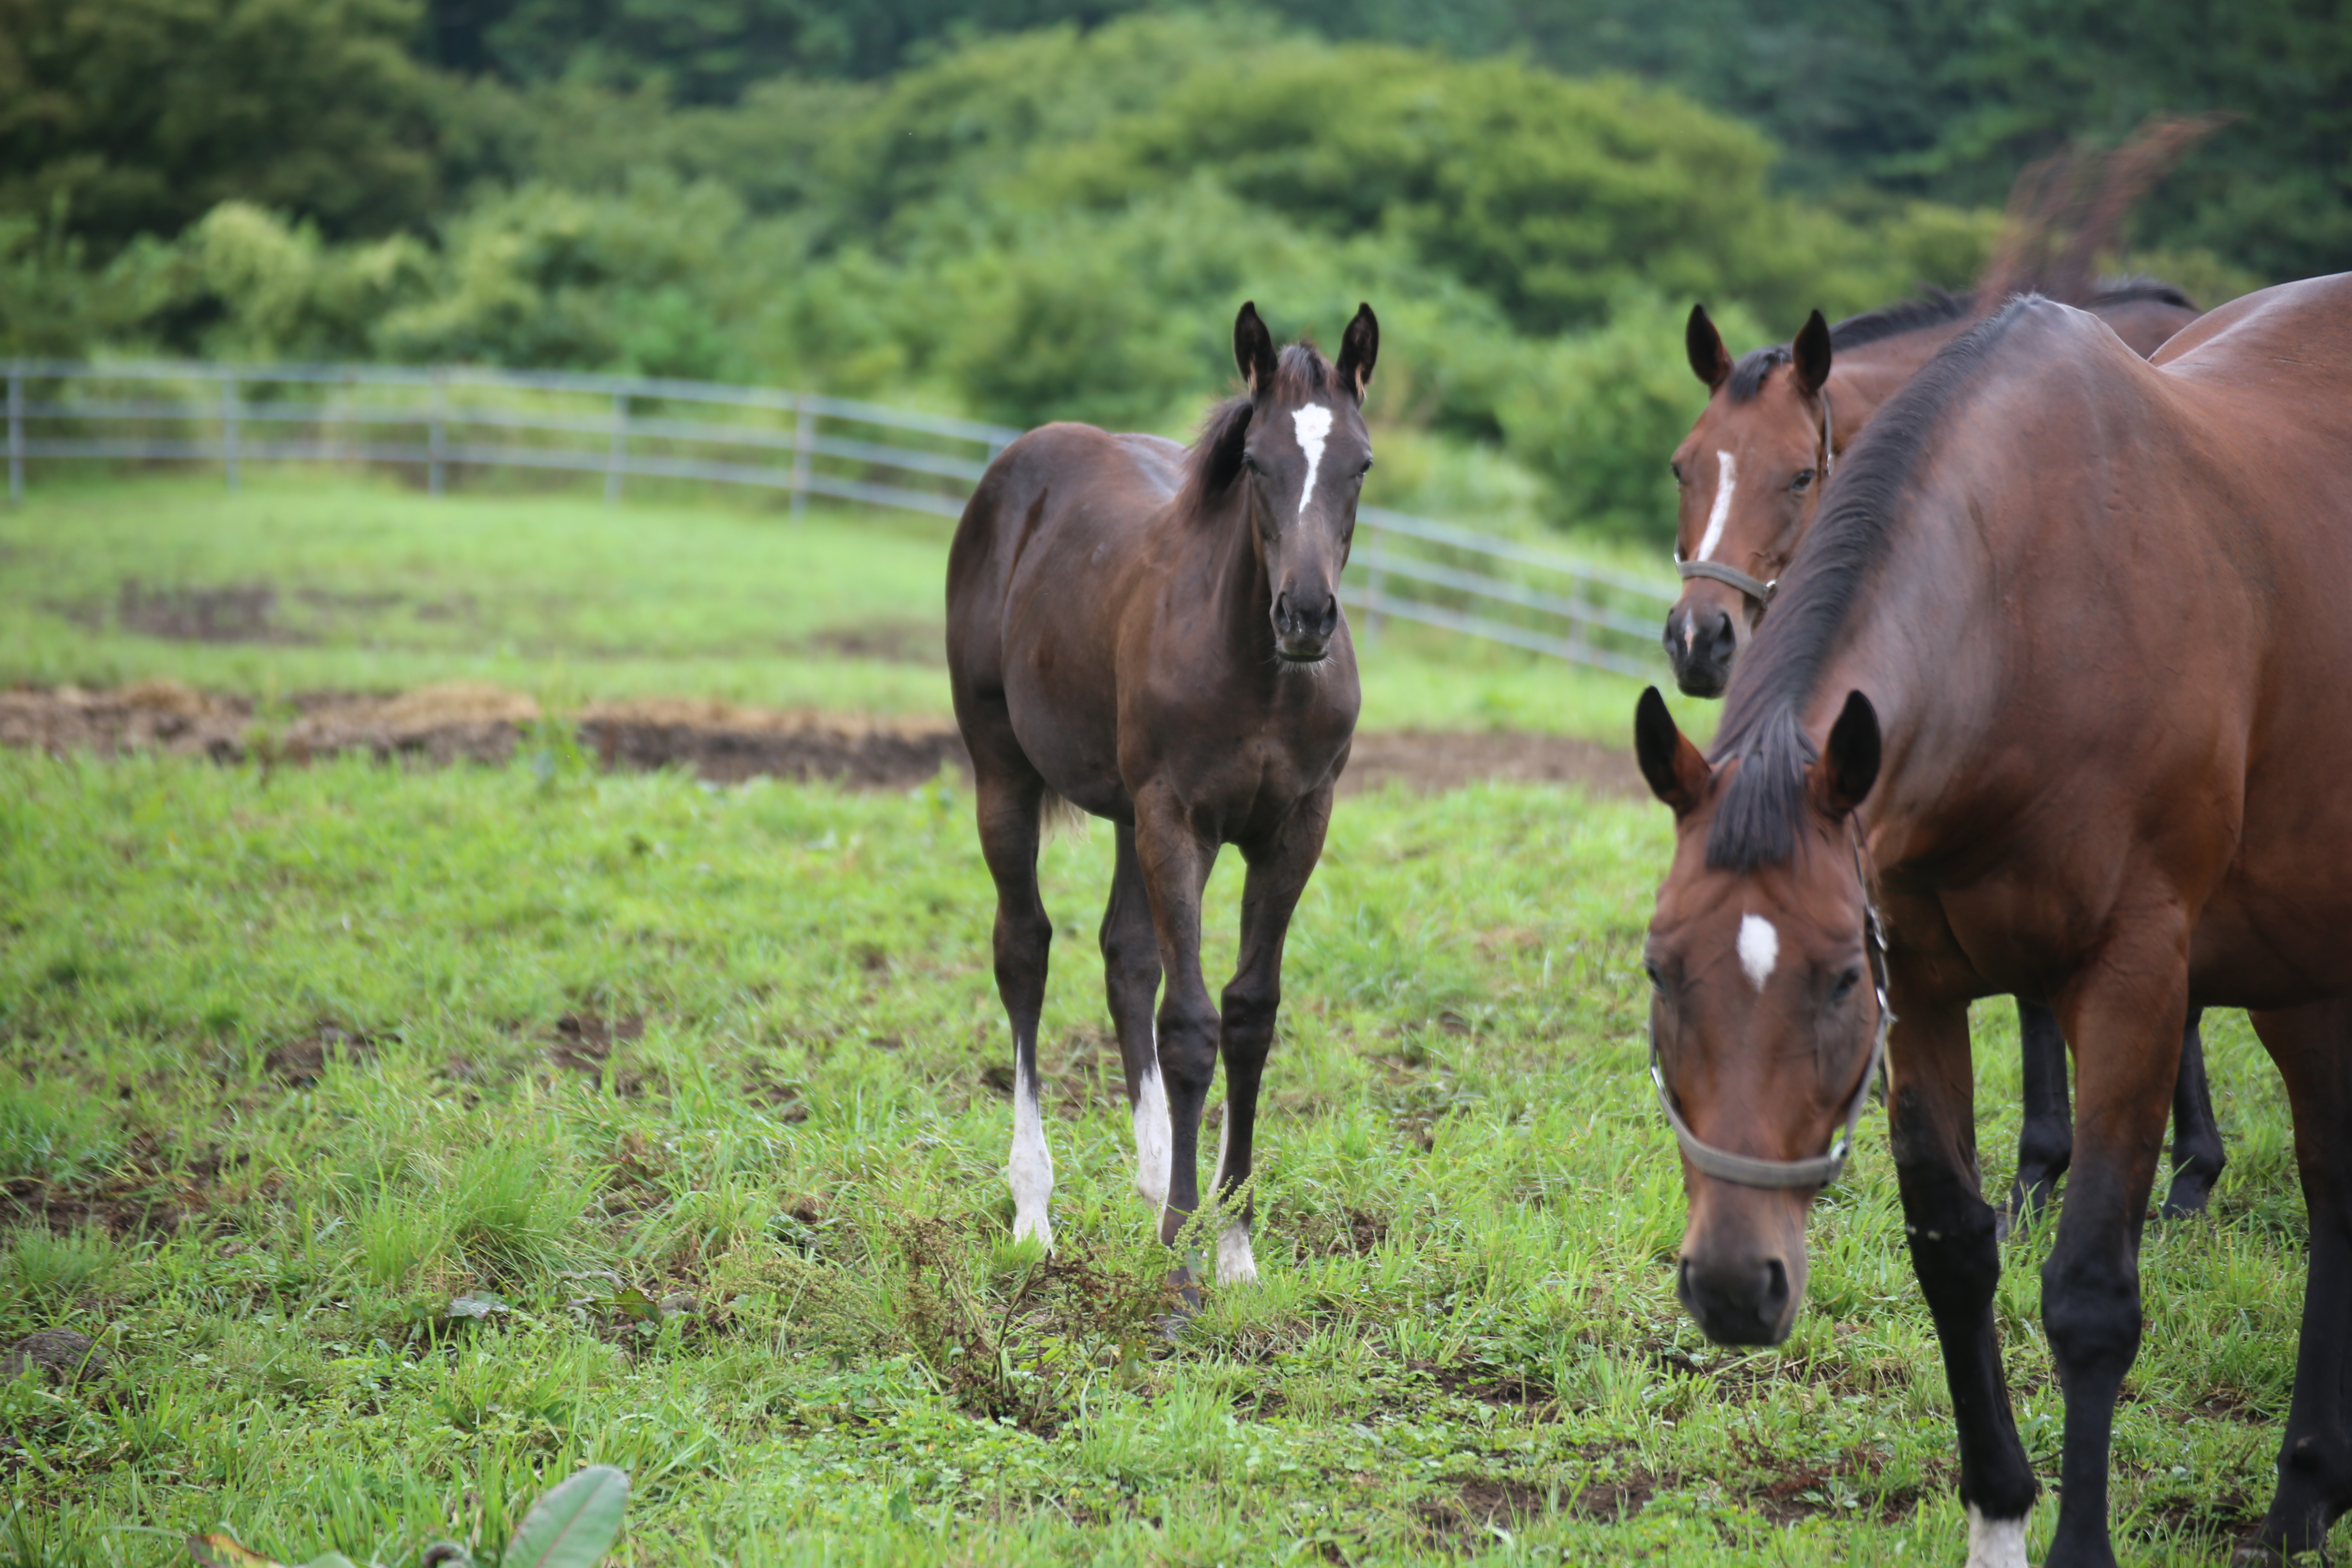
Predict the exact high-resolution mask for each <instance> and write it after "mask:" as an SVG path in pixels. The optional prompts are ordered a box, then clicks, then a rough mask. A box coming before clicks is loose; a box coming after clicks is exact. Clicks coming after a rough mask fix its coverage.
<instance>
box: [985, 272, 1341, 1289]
mask: <svg viewBox="0 0 2352 1568" xmlns="http://www.w3.org/2000/svg"><path fill="white" fill-rule="evenodd" d="M1379 352H1380V324H1379V322H1378V321H1377V320H1376V319H1375V318H1374V316H1373V315H1372V310H1371V307H1370V306H1369V305H1366V306H1363V307H1361V308H1360V309H1359V310H1357V312H1356V316H1355V319H1354V320H1353V321H1350V322H1349V324H1348V327H1347V330H1346V331H1345V333H1344V334H1343V336H1342V337H1341V340H1340V347H1339V360H1338V362H1337V363H1331V362H1328V361H1327V360H1325V359H1324V357H1323V356H1322V355H1321V354H1320V353H1317V352H1316V350H1315V348H1314V347H1313V345H1312V344H1309V343H1307V342H1297V343H1293V344H1292V345H1290V346H1289V347H1287V348H1286V349H1284V350H1282V351H1281V352H1280V353H1279V354H1277V353H1276V350H1275V345H1274V340H1273V337H1272V336H1271V335H1270V334H1269V333H1268V331H1267V330H1266V327H1265V322H1264V321H1261V320H1260V319H1259V317H1258V314H1257V310H1256V307H1255V305H1254V304H1244V306H1243V307H1242V308H1241V312H1240V315H1239V316H1238V318H1237V319H1236V320H1235V321H1234V362H1235V363H1236V364H1237V365H1238V366H1239V367H1240V370H1241V374H1242V376H1243V379H1244V382H1245V384H1246V386H1247V390H1246V391H1245V392H1244V393H1243V394H1242V395H1239V396H1237V397H1234V398H1233V399H1231V400H1230V401H1227V402H1225V403H1223V404H1221V405H1218V407H1216V408H1215V409H1214V410H1213V412H1212V413H1211V414H1210V415H1209V417H1208V420H1207V423H1206V424H1205V425H1204V426H1203V427H1202V432H1201V435H1200V437H1199V439H1198V440H1196V441H1195V442H1194V443H1193V444H1192V447H1190V448H1186V447H1180V446H1178V445H1177V444H1176V443H1175V442H1173V441H1168V440H1164V439H1162V438H1160V437H1156V436H1133V435H1125V436H1122V435H1111V434H1108V433H1107V432H1105V431H1101V430H1097V429H1096V428H1094V427H1093V426H1087V425H1073V424H1056V425H1047V426H1043V427H1041V428H1039V429H1036V430H1033V431H1031V432H1030V433H1029V434H1027V435H1025V436H1023V437H1021V438H1020V439H1018V440H1016V441H1014V442H1013V444H1012V445H1011V446H1009V447H1005V449H1004V450H1003V452H1002V453H1001V454H999V455H998V457H997V458H996V460H995V461H994V462H992V463H991V464H990V465H989V467H988V471H987V472H986V473H985V474H984V475H983V476H982V479H981V481H980V485H979V488H978V489H975V490H974V491H973V492H972V497H971V502H970V504H968V505H967V506H966V507H965V508H964V511H963V518H962V521H961V522H960V523H959V524H958V525H957V528H956V535H955V542H954V545H953V546H952V548H951V549H950V552H949V555H948V584H947V609H948V633H947V650H948V672H949V679H950V681H951V683H952V685H953V688H954V695H955V711H956V723H957V726H958V727H959V728H960V729H961V731H963V739H964V744H965V745H966V746H967V747H968V748H969V749H970V751H971V765H972V777H973V783H974V787H975V791H976V794H977V796H978V813H979V823H980V844H981V851H982V855H983V856H984V857H985V858H986V859H987V862H988V869H989V875H990V876H991V877H992V878H993V879H994V880H995V883H996V932H995V950H996V986H997V992H998V994H999V996H1000V997H1001V998H1002V999H1003V1004H1004V1010H1005V1013H1006V1015H1007V1016H1008V1017H1009V1019H1010V1021H1011V1024H1012V1028H1013V1149H1012V1155H1011V1159H1010V1161H1009V1162H1008V1164H1007V1167H1006V1175H1007V1178H1008V1180H1009V1182H1010V1184H1011V1186H1012V1189H1013V1205H1014V1217H1013V1235H1014V1236H1015V1237H1017V1238H1024V1239H1034V1240H1037V1241H1040V1242H1043V1243H1044V1244H1045V1245H1046V1246H1047V1247H1051V1246H1052V1245H1053V1226H1052V1224H1051V1221H1050V1220H1049V1218H1048V1216H1047V1212H1046V1211H1047V1205H1048V1202H1049V1200H1050V1199H1051V1197H1052V1194H1053V1187H1054V1159H1053V1154H1052V1152H1051V1151H1050V1150H1049V1149H1048V1148H1047V1146H1046V1141H1045V1121H1044V1115H1043V1111H1042V1110H1041V1108H1040V1106H1039V1102H1038V1077H1037V1018H1038V1013H1039V1011H1040V1009H1041V1008H1042V1006H1043V1005H1044V1003H1045V963H1046V949H1047V947H1048V945H1049V944H1050V942H1052V939H1053V934H1054V928H1053V923H1052V922H1051V921H1049V920H1047V918H1046V915H1045V905H1044V904H1043V902H1041V901H1040V900H1039V898H1038V894H1037V849H1038V842H1039V832H1040V827H1041V824H1042V823H1043V821H1044V819H1045V814H1046V811H1047V808H1048V807H1049V806H1055V805H1058V804H1063V803H1066V805H1071V806H1075V807H1076V808H1077V809H1079V810H1082V811H1085V812H1088V813H1091V814H1092V815H1094V816H1100V817H1106V818H1108V819H1109V820H1110V821H1111V822H1112V823H1113V824H1115V825H1116V826H1115V832H1116V835H1117V838H1118V850H1117V868H1116V869H1115V871H1114V872H1113V873H1112V879H1111V889H1110V902H1109V906H1108V909H1106V910H1105V911H1104V913H1103V921H1102V930H1101V946H1102V955H1103V982H1104V989H1105V990H1106V992H1108V998H1109V1004H1110V1015H1111V1020H1112V1023H1113V1026H1115V1028H1116V1029H1117V1031H1118V1047H1119V1057H1120V1060H1121V1062H1122V1063H1123V1064H1124V1067H1125V1069H1126V1079H1127V1097H1128V1105H1129V1110H1130V1112H1131V1115H1132V1118H1133V1122H1134V1128H1135V1142H1136V1184H1137V1187H1138V1188H1139V1190H1140V1191H1141V1192H1142V1194H1143V1195H1144V1196H1145V1198H1146V1199H1148V1200H1149V1201H1150V1203H1151V1204H1152V1205H1153V1206H1154V1208H1155V1210H1156V1211H1157V1213H1158V1215H1159V1217H1160V1238H1161V1240H1162V1241H1163V1242H1166V1243H1169V1244H1171V1245H1172V1244H1173V1243H1174V1242H1175V1241H1176V1239H1177V1237H1178V1234H1179V1233H1180V1232H1181V1230H1182V1228H1183V1226H1184V1224H1185V1222H1186V1221H1187V1219H1188V1218H1189V1217H1190V1216H1191V1215H1192V1213H1193V1212H1194V1210H1195V1209H1196V1208H1197V1207H1198V1206H1199V1203H1200V1187H1199V1173H1198V1171H1197V1169H1196V1166H1197V1163H1198V1145H1199V1138H1200V1129H1201V1120H1202V1109H1203V1107H1204V1105H1205V1104H1206V1102H1207V1100H1208V1095H1209V1089H1210V1084H1211V1081H1212V1079H1213V1077H1214V1074H1215V1071H1216V1067H1217V1059H1218V1056H1219V1054H1220V1052H1221V1051H1222V1053H1223V1058H1224V1067H1225V1075H1226V1078H1225V1092H1226V1100H1225V1115H1224V1121H1223V1129H1222V1131H1221V1132H1220V1134H1219V1144H1220V1149H1219V1157H1218V1163H1217V1172H1216V1175H1215V1177H1214V1180H1213V1192H1214V1193H1215V1194H1216V1195H1217V1196H1218V1198H1220V1199H1221V1200H1222V1199H1225V1198H1229V1197H1230V1196H1231V1195H1232V1194H1234V1193H1235V1192H1236V1191H1239V1190H1241V1189H1242V1188H1243V1186H1244V1184H1245V1183H1246V1182H1247V1181H1248V1179H1249V1175H1250V1170H1251V1162H1252V1155H1253V1151H1254V1135H1255V1127H1256V1116H1257V1096H1258V1085H1259V1081H1260V1079H1261V1078H1262V1076H1263V1074H1264V1071H1265V1060H1266V1055H1267V1052H1268V1050H1269V1049H1270V1047H1272V1045H1273V1043H1274V1026H1275V1014H1276V1007H1277V1006H1278V1005H1279V1003H1280V1000H1281V987H1282V948H1283V941H1284V938H1285V936H1286V933H1287V931H1288V930H1289V926H1290V917H1291V913H1292V910H1294V909H1296V908H1297V903H1298V899H1299V896H1300V894H1301V893H1302V892H1304V891H1305V889H1306V887H1307V879H1308V877H1310V876H1311V875H1312V874H1313V873H1314V870H1315V865H1316V861H1317V860H1318V858H1319V857H1320V856H1321V854H1322V849H1323V836H1324V831H1325V829H1326V828H1327V827H1328V825H1329V823H1330V819H1331V798H1332V790H1333V788H1334V786H1335V785H1336V784H1338V782H1339V773H1340V770H1341V769H1342V768H1344V767H1345V766H1346V765H1347V763H1348V750H1349V742H1350V740H1351V738H1352V737H1353V735H1354V733H1355V727H1356V712H1357V709H1358V707H1359V705H1360V691H1359V688H1358V685H1357V678H1356V656H1355V650H1354V647H1353V645H1352V644H1351V643H1350V641H1349V635H1348V623H1347V618H1346V616H1343V615H1342V614H1341V613H1340V608H1339V574H1340V571H1341V569H1342V568H1343V567H1344V566H1345V565H1346V564H1347V561H1348V549H1349V542H1350V540H1351V539H1352V537H1353V535H1354V531H1355V525H1356V501H1357V497H1358V495H1359V493H1360V491H1361V489H1362V486H1363V479H1364V475H1365V473H1366V472H1367V471H1368V470H1369V469H1370V468H1371V466H1372V449H1371V440H1370V436H1369V434H1368V433H1367V432H1366V430H1365V427H1364V421H1363V416H1362V413H1361V405H1362V403H1363V397H1364V392H1365V389H1366V387H1367V386H1368V385H1369V384H1370V382H1371V378H1372V365H1373V362H1374V360H1375V359H1376V358H1377V357H1378V355H1379ZM1226 844H1231V845H1233V846H1234V847H1236V848H1238V849H1239V850H1240V851H1241V854H1242V858H1243V859H1244V861H1245V862H1246V863H1247V865H1248V868H1249V869H1248V877H1247V880H1246V882H1245V884H1244V889H1243V892H1242V923H1241V956H1240V963H1239V966H1238V968H1237V969H1236V971H1235V973H1234V978H1233V981H1232V983H1231V984H1228V985H1227V986H1226V987H1225V991H1224V996H1223V1007H1222V1010H1221V1009H1220V1007H1219V1006H1218V1005H1215V1004H1213V1003H1212V1002H1211V1000H1210V998H1209V991H1208V987H1207V985H1206V984H1204V983H1203V981H1202V976H1201V894H1202V887H1203V886H1204V885H1205V884H1206V883H1207V881H1208V878H1209V872H1210V869H1211V868H1212V867H1213V865H1214V864H1215V861H1216V858H1217V854H1218V851H1219V849H1220V847H1222V846H1223V845H1226ZM1163 976H1165V978H1166V980H1167V990H1166V993H1165V994H1164V995H1162V996H1161V997H1160V1002H1159V1009H1158V1014H1157V1017H1156V1018H1155V1016H1154V1013H1153V1006H1152V1003H1153V995H1154V993H1156V992H1158V991H1159V990H1160V981H1161V978H1162V977H1163ZM1251 1219H1252V1213H1251V1205H1249V1203H1248V1202H1247V1201H1246V1198H1245V1199H1244V1207H1243V1210H1242V1212H1241V1213H1240V1214H1239V1215H1237V1216H1235V1217H1234V1218H1232V1219H1230V1220H1229V1221H1228V1222H1227V1224H1226V1225H1225V1226H1224V1227H1223V1230H1222V1232H1221V1233H1220V1235H1219V1237H1218V1241H1217V1252H1216V1258H1217V1262H1216V1267H1217V1277H1218V1279H1219V1280H1220V1282H1233V1281H1247V1280H1251V1279H1255V1278H1256V1263H1255V1258H1254V1257H1253V1255H1252V1253H1251V1250H1250V1232H1249V1227H1250V1223H1251ZM1175 1279H1176V1282H1177V1283H1178V1284H1179V1285H1180V1286H1181V1287H1182V1289H1183V1290H1184V1293H1185V1300H1186V1302H1187V1304H1188V1305H1191V1304H1195V1303H1197V1301H1198V1288H1197V1286H1196V1285H1195V1284H1194V1282H1193V1276H1192V1269H1191V1268H1190V1266H1189V1265H1184V1266H1181V1267H1180V1268H1178V1269H1177V1270H1176V1271H1175Z"/></svg>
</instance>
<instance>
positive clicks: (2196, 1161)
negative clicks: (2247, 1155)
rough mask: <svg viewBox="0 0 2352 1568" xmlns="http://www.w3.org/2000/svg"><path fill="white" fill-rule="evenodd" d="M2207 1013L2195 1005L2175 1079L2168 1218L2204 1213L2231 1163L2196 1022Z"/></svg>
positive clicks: (2183, 1037)
mask: <svg viewBox="0 0 2352 1568" xmlns="http://www.w3.org/2000/svg"><path fill="white" fill-rule="evenodd" d="M2201 1016H2203V1009H2202V1008H2195V1009H2191V1010H2190V1012H2189V1027H2188V1028H2186V1029H2184V1030H2182V1031H2181V1035H2180V1076H2179V1078H2177V1079H2174V1080H2173V1085H2172V1190H2171V1191H2169V1192H2168V1193H2166V1194H2164V1207H2163V1209H2162V1210H2161V1211H2160V1212H2161V1214H2162V1215H2163V1217H2164V1218H2166V1219H2180V1218H2184V1217H2185V1216H2187V1215H2193V1214H2202V1213H2204V1212H2205V1200H2206V1199H2207V1198H2208V1197H2210V1196H2211V1195H2212V1192H2213V1184H2214V1183H2215V1182H2218V1181H2220V1180H2221V1167H2222V1166H2223V1165H2226V1164H2228V1163H2229V1156H2228V1155H2227V1154H2226V1153H2224V1152H2222V1149H2221V1126H2220V1124H2219V1123H2217V1122H2216V1121H2214V1120H2213V1091H2212V1089H2210V1087H2209V1086H2208V1085H2207V1084H2206V1081H2205V1040H2204V1037H2203V1036H2202V1035H2201V1034H2200V1032H2199V1030H2198V1027H2197V1025H2198V1020H2199V1019H2200V1017H2201Z"/></svg>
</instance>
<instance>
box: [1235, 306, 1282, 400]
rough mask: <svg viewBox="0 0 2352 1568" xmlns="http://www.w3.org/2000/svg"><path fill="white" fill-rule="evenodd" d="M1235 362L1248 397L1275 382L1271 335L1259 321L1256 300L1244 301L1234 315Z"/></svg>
mask: <svg viewBox="0 0 2352 1568" xmlns="http://www.w3.org/2000/svg"><path fill="white" fill-rule="evenodd" d="M1234 364H1235V365H1236V366H1238V367H1239V368H1240V370H1241V373H1242V379H1243V380H1244V381H1245V382H1247V383H1249V389H1250V395H1251V396H1253V397H1255V396H1256V395H1258V394H1259V393H1261V392H1263V391H1265V389H1266V388H1267V387H1269V386H1272V385H1273V384H1274V334H1273V333H1272V332H1269V331H1266V330H1265V322H1264V321H1259V320H1258V318H1257V304H1256V302H1255V300H1243V301H1242V313H1241V314H1240V315H1238V316H1235V317H1234Z"/></svg>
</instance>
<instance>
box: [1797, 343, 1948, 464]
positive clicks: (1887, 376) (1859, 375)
mask: <svg viewBox="0 0 2352 1568" xmlns="http://www.w3.org/2000/svg"><path fill="white" fill-rule="evenodd" d="M1968 324H1969V323H1968V322H1966V321H1949V322H1938V323H1937V325H1935V326H1932V327H1921V328H1919V329H1918V330H1917V331H1908V332H1898V333H1896V334H1895V336H1893V337H1891V338H1880V339H1879V340H1877V341H1876V342H1868V343H1864V344H1863V345H1862V346H1861V347H1860V348H1858V349H1848V350H1842V351H1841V352H1840V353H1838V355H1837V358H1836V360H1835V361H1834V362H1833V363H1832V365H1831V367H1830V378H1829V384H1828V392H1829V398H1830V406H1831V408H1832V410H1833V411H1834V413H1835V423H1834V427H1833V435H1834V437H1835V439H1836V441H1837V445H1838V449H1839V450H1840V451H1843V450H1844V449H1845V447H1846V446H1847V445H1848V444H1849V443H1850V442H1852V441H1853V438H1854V437H1856V436H1858V435H1860V434H1861V433H1862V427H1863V426H1865V425H1867V424H1869V423H1870V420H1871V416H1873V415H1874V414H1876V413H1877V412H1878V410H1879V409H1880V407H1881V406H1883V405H1885V402H1886V400H1887V399H1888V398H1890V397H1892V396H1894V395H1895V394H1896V393H1898V392H1900V391H1902V390H1903V384H1904V383H1905V382H1906V381H1909V380H1910V379H1911V378H1912V377H1913V376H1914V375H1916V374H1918V371H1919V367H1920V366H1921V365H1924V364H1926V363H1927V362H1928V361H1929V360H1931V359H1933V358H1935V357H1936V351H1937V349H1940V348H1942V347H1943V346H1944V345H1945V344H1946V343H1948V342H1951V341H1952V340H1953V339H1954V338H1956V337H1958V335H1959V334H1960V332H1961V331H1963V330H1964V329H1965V328H1966V327H1967V326H1968Z"/></svg>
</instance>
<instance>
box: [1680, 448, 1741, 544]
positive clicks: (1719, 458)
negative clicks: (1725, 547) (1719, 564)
mask: <svg viewBox="0 0 2352 1568" xmlns="http://www.w3.org/2000/svg"><path fill="white" fill-rule="evenodd" d="M1738 482H1739V461H1738V458H1734V457H1733V456H1732V455H1731V454H1730V453H1728V452H1717V454H1716V455H1715V505H1713V506H1712V507H1710V508H1708V509H1707V513H1706V535H1705V537H1703V538H1701V539H1700V540H1699V542H1698V553H1697V554H1696V555H1694V556H1692V557H1691V559H1692V560H1694V561H1705V560H1706V559H1708V558H1709V557H1710V556H1712V555H1714V553H1715V547H1716V546H1717V545H1718V544H1720V543H1722V542H1723V525H1724V524H1725V523H1726V522H1727V521H1730V519H1731V488H1732V486H1734V485H1736V484H1738Z"/></svg>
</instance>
